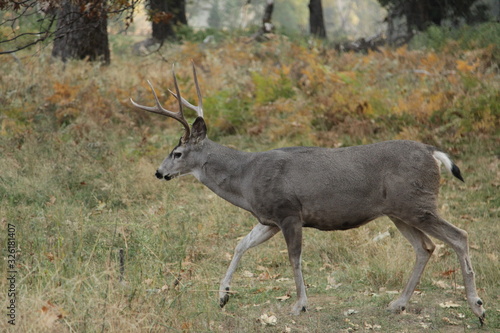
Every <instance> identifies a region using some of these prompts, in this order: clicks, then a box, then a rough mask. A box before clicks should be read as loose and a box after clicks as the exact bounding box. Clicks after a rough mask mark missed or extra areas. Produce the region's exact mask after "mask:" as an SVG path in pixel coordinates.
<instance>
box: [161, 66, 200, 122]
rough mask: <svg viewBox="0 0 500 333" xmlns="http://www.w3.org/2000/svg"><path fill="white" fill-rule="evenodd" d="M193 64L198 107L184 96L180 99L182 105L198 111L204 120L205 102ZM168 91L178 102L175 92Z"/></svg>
mask: <svg viewBox="0 0 500 333" xmlns="http://www.w3.org/2000/svg"><path fill="white" fill-rule="evenodd" d="M191 63H192V65H193V76H194V84H195V86H196V93H197V95H198V105H193V104H191V103H189V102H188V101H187V100H186V99H184V98H183V97H182V96H181V98H180V101H182V104H184V106H185V107H187V108H189V109H191V110H193V111H196V114H197V115H198V117H201V118H203V100H202V97H201V91H200V85H199V84H198V77H197V75H196V68H195V66H194V61H192V60H191ZM168 91H169V92H170V93H171V94H172V96H174V97H175V98H176V99H177V100H179V98H178V97H177V95H176V94H175V93H174V92H172V90H170V89H169V90H168Z"/></svg>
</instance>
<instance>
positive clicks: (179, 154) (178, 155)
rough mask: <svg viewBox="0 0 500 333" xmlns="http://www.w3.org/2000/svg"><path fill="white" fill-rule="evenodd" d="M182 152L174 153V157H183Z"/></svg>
mask: <svg viewBox="0 0 500 333" xmlns="http://www.w3.org/2000/svg"><path fill="white" fill-rule="evenodd" d="M181 156H182V153H174V158H181Z"/></svg>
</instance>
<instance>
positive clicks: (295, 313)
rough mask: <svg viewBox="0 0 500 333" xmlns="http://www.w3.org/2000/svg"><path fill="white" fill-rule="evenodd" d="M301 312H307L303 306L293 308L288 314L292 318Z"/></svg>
mask: <svg viewBox="0 0 500 333" xmlns="http://www.w3.org/2000/svg"><path fill="white" fill-rule="evenodd" d="M301 312H307V308H306V306H305V305H303V306H302V307H301V306H294V307H293V308H292V311H291V312H290V313H291V314H292V315H294V316H298V315H300V313H301Z"/></svg>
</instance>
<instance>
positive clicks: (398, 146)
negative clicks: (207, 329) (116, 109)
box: [131, 63, 485, 324]
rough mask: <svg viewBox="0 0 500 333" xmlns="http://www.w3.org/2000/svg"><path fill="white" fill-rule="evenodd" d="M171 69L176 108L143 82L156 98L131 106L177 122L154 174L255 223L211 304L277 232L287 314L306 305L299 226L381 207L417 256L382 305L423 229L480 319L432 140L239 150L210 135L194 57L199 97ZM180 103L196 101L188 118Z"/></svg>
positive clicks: (421, 258) (423, 240)
mask: <svg viewBox="0 0 500 333" xmlns="http://www.w3.org/2000/svg"><path fill="white" fill-rule="evenodd" d="M172 71H173V79H174V85H175V91H176V92H175V93H174V92H172V91H170V90H169V92H170V93H171V94H172V95H173V96H174V97H175V98H176V99H177V101H178V104H179V111H178V112H173V111H169V110H167V109H165V108H164V107H163V106H162V105H161V103H160V101H159V100H158V97H157V95H156V92H155V90H154V88H153V86H152V84H151V83H150V82H149V81H148V84H149V86H150V87H151V90H152V92H153V95H154V99H155V102H156V105H155V106H152V107H150V106H143V105H140V104H137V103H136V102H134V101H133V100H132V99H131V102H132V104H133V105H134V106H136V107H137V108H139V109H142V110H145V111H148V112H153V113H157V114H160V115H163V116H166V117H170V118H174V119H175V120H177V121H179V122H180V123H181V124H182V125H183V126H184V129H185V132H184V135H183V136H182V137H181V138H180V141H179V143H178V145H177V146H176V147H175V148H174V149H173V150H172V152H171V153H170V154H169V155H168V156H167V157H166V158H165V160H164V161H163V162H162V164H161V165H160V167H159V168H158V170H157V171H156V174H155V175H156V177H157V178H159V179H165V180H172V179H174V178H176V177H179V176H184V175H188V174H191V175H193V176H194V177H196V178H197V179H198V180H199V181H200V182H202V183H203V184H204V185H205V186H207V187H208V188H209V189H210V190H212V191H213V192H215V193H216V194H217V195H218V196H220V197H222V198H223V199H225V200H227V201H229V202H230V203H232V204H233V205H236V206H238V207H241V208H243V209H245V210H247V211H249V212H250V213H252V214H253V215H254V216H255V217H256V218H257V220H258V222H259V223H257V225H256V226H255V227H254V228H253V229H252V230H251V231H250V233H249V234H248V235H246V236H245V237H244V238H243V239H242V240H241V241H240V242H239V243H238V245H237V246H236V249H235V251H234V256H233V258H232V260H231V263H230V265H229V268H228V270H227V272H226V274H225V276H224V278H223V279H222V281H221V283H220V289H219V301H220V306H221V307H224V305H225V304H226V303H227V302H228V300H229V296H230V293H231V291H230V284H231V280H232V277H233V274H234V272H235V270H236V268H237V266H238V263H239V261H240V259H241V257H242V256H243V254H244V253H245V252H246V251H247V250H248V249H250V248H252V247H255V246H257V245H259V244H261V243H263V242H265V241H267V240H268V239H270V238H271V237H273V236H274V235H276V234H277V233H278V232H280V231H281V232H282V233H283V236H284V238H285V242H286V245H287V249H288V257H289V260H290V263H291V266H292V268H293V274H294V278H295V286H296V290H297V301H296V303H295V304H294V305H293V307H292V313H293V314H299V313H300V312H302V311H306V306H307V296H306V290H305V285H304V279H303V277H302V270H301V253H302V228H304V227H309V228H316V229H319V230H325V231H327V230H347V229H352V228H357V227H359V226H362V225H364V224H366V223H368V222H370V221H372V220H374V219H376V218H378V217H380V216H388V217H389V218H390V219H391V220H392V222H394V224H395V225H396V228H397V229H398V230H399V231H400V232H401V233H402V234H403V236H404V237H406V239H408V241H409V242H410V243H411V245H412V246H413V248H414V250H415V253H416V262H415V265H414V267H413V272H412V273H411V276H410V279H409V281H408V283H407V284H406V287H405V288H404V290H403V291H402V292H401V294H400V296H399V297H398V298H397V299H396V300H394V301H392V302H391V303H390V304H389V306H388V308H389V310H392V311H394V312H401V311H404V310H405V308H406V306H407V303H408V301H409V299H410V297H411V296H412V294H413V292H414V290H415V287H416V286H417V284H418V283H419V280H420V277H421V275H422V272H423V270H424V268H425V265H426V264H427V262H428V260H429V258H430V257H431V254H432V252H433V250H434V248H435V245H434V243H433V242H432V241H431V239H430V238H429V236H432V237H434V238H437V239H438V240H440V241H442V242H444V243H446V244H448V245H449V246H450V247H451V248H453V249H454V250H455V252H456V254H457V256H458V260H459V262H460V266H461V270H462V275H463V279H464V285H465V292H466V295H467V301H468V303H469V306H470V308H471V309H472V311H473V313H474V314H475V315H476V316H478V317H479V319H480V322H481V324H482V323H483V321H484V318H485V310H484V308H483V302H482V301H481V299H480V298H479V297H478V295H477V291H476V286H475V280H474V271H473V270H472V265H471V261H470V258H469V254H468V243H467V233H466V232H465V231H464V230H461V229H459V228H457V227H455V226H453V225H452V224H450V223H448V222H447V221H445V220H444V219H443V218H442V217H440V216H439V214H438V212H437V202H436V201H437V196H438V192H439V184H440V172H439V166H440V164H441V163H442V164H444V166H445V168H446V169H447V170H448V171H450V172H451V173H452V174H453V175H454V176H455V177H456V178H458V179H460V180H462V181H463V179H462V176H461V174H460V170H459V168H458V167H457V166H456V165H455V164H454V163H453V162H452V160H451V159H450V158H449V157H448V155H447V154H445V153H443V152H441V151H439V150H438V149H437V148H435V147H433V146H429V145H426V144H423V143H419V142H414V141H405V140H395V141H385V142H379V143H375V144H369V145H361V146H354V147H346V148H333V149H332V148H319V147H289V148H280V149H274V150H270V151H265V152H255V153H248V152H242V151H238V150H235V149H231V148H228V147H225V146H222V145H219V144H217V143H215V142H213V141H211V140H210V139H209V138H208V137H207V126H206V124H205V120H204V118H203V104H202V96H201V92H200V88H199V84H198V79H197V75H196V68H195V66H194V63H193V77H194V83H195V87H196V92H197V95H198V105H192V104H191V103H189V102H188V101H187V100H186V99H184V98H183V97H182V96H181V93H180V91H179V86H178V84H177V79H176V76H175V72H174V70H173V68H172ZM183 107H187V108H189V109H192V110H194V111H196V113H197V117H196V120H195V121H194V123H193V124H192V126H191V127H190V126H189V124H188V122H187V120H186V118H185V117H184V114H183Z"/></svg>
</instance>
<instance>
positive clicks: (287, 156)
mask: <svg viewBox="0 0 500 333" xmlns="http://www.w3.org/2000/svg"><path fill="white" fill-rule="evenodd" d="M203 145H206V146H208V147H205V149H204V150H203V151H207V152H209V154H206V155H205V154H204V153H201V154H200V156H199V157H198V158H199V159H200V161H199V163H198V164H199V165H200V166H202V167H201V168H199V169H198V170H193V172H192V173H193V174H194V175H195V177H196V178H197V179H198V180H199V181H201V182H202V183H203V184H204V185H206V186H207V187H208V188H210V189H211V190H212V191H213V192H215V193H216V194H217V195H219V196H220V197H222V198H224V199H225V200H227V201H229V202H230V203H232V204H234V205H236V206H238V207H241V208H243V209H245V210H247V211H249V212H251V213H252V214H253V215H255V216H256V217H257V218H258V219H259V222H260V223H262V224H264V225H269V226H278V227H279V226H280V224H281V221H282V220H284V219H285V218H287V217H290V216H294V217H297V218H299V219H300V222H301V225H302V226H304V227H312V228H316V229H320V230H346V229H351V228H355V227H359V226H360V225H363V224H365V223H367V222H369V221H371V220H374V219H375V218H377V217H380V216H383V215H389V216H397V215H401V214H402V211H408V210H413V212H409V213H410V214H411V213H416V211H414V210H417V211H418V210H422V211H424V210H426V209H435V204H436V203H435V200H436V197H437V193H438V190H439V168H438V164H437V161H436V159H435V158H434V157H433V155H432V153H433V152H434V151H436V149H435V148H434V147H432V146H428V145H424V144H422V143H419V142H413V141H402V140H401V141H386V142H380V143H375V144H372V145H363V146H354V147H348V148H332V149H329V148H318V147H289V148H281V149H274V150H270V151H266V152H256V153H246V152H240V151H237V150H234V149H231V148H227V147H224V146H221V145H218V144H216V143H214V142H213V141H210V140H209V139H205V142H204V143H203ZM367 161H369V163H367ZM158 171H159V172H162V167H160V168H159V170H158Z"/></svg>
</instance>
